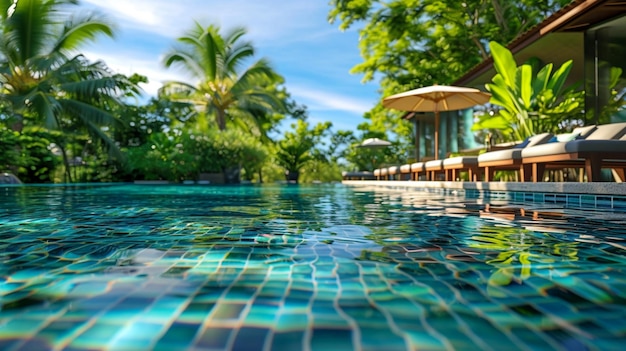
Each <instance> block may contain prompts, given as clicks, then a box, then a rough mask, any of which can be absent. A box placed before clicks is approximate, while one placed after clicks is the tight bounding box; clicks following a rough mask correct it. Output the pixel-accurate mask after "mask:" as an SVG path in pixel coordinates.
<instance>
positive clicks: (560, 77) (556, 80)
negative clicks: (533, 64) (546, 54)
mask: <svg viewBox="0 0 626 351" xmlns="http://www.w3.org/2000/svg"><path fill="white" fill-rule="evenodd" d="M573 64H574V62H573V61H572V60H569V61H566V62H565V63H563V64H562V65H561V67H559V69H558V70H556V72H554V74H553V75H552V78H551V79H550V81H549V82H548V89H550V90H552V91H554V94H555V95H560V94H561V92H562V89H563V85H564V84H565V81H566V80H567V77H568V75H569V72H570V71H571V70H572V65H573Z"/></svg>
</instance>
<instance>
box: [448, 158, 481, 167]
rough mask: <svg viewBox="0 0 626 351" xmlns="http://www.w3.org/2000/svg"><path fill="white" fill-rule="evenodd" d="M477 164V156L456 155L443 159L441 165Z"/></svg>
mask: <svg viewBox="0 0 626 351" xmlns="http://www.w3.org/2000/svg"><path fill="white" fill-rule="evenodd" d="M475 165H478V157H476V156H456V157H450V158H446V159H445V160H443V167H444V168H445V167H450V166H475Z"/></svg>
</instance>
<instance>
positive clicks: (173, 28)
mask: <svg viewBox="0 0 626 351" xmlns="http://www.w3.org/2000/svg"><path fill="white" fill-rule="evenodd" d="M83 4H86V6H95V7H98V8H99V9H100V11H101V12H102V13H104V14H106V15H108V16H110V17H111V18H112V20H113V21H114V22H115V23H117V25H118V26H119V27H120V31H119V35H118V37H117V38H116V39H115V41H106V40H104V41H102V42H99V43H98V45H93V46H90V47H89V48H88V49H89V51H88V52H87V53H86V56H87V57H88V58H89V59H91V60H96V59H100V60H103V61H105V62H106V63H107V65H108V66H109V67H111V68H112V69H114V70H115V71H117V72H119V73H122V74H126V75H131V74H133V73H138V74H141V75H144V76H147V77H148V79H149V81H150V83H149V84H148V85H145V86H143V88H144V89H145V92H146V94H147V95H149V96H154V95H155V94H156V92H157V90H158V89H159V88H160V87H161V85H162V83H163V82H164V81H167V80H183V81H188V82H190V81H192V80H191V78H189V77H184V76H183V75H182V74H180V72H177V71H176V70H175V69H173V68H172V69H166V68H164V67H163V65H162V63H161V60H160V56H161V55H163V54H165V52H166V51H167V50H168V48H170V47H171V46H172V45H173V44H174V42H175V38H177V37H180V36H181V35H182V34H183V33H184V32H185V31H186V30H188V29H189V28H191V27H192V25H193V21H194V20H197V21H199V22H200V23H201V24H204V25H208V24H217V25H219V26H220V27H221V28H222V30H228V29H231V28H233V27H235V26H243V27H245V28H246V29H247V34H246V36H245V37H244V40H250V41H251V42H252V43H253V44H254V46H255V47H256V48H257V49H258V50H257V52H258V54H259V56H257V57H261V56H264V57H266V58H268V59H269V60H270V62H272V64H273V66H274V68H275V69H276V70H277V72H278V73H280V74H282V75H283V76H285V78H286V86H287V89H288V90H289V92H290V93H291V94H292V97H293V98H294V99H295V100H296V101H297V102H298V103H300V104H304V105H307V107H308V110H309V112H310V114H311V117H312V118H327V119H328V120H332V121H333V123H334V124H335V123H337V124H341V125H342V128H343V127H344V124H343V123H342V122H343V121H344V119H345V121H350V122H352V121H353V122H354V124H355V125H356V124H358V123H360V122H359V118H358V117H359V116H362V115H363V113H364V112H365V111H368V110H370V109H371V108H372V107H373V106H374V105H375V104H376V102H377V99H378V98H379V97H378V96H377V94H376V92H375V90H376V87H375V84H372V85H367V86H366V85H363V84H361V83H360V81H359V77H355V76H353V75H350V74H349V72H348V71H349V69H350V67H352V66H354V65H355V64H357V63H358V62H359V60H360V59H359V55H358V41H357V40H358V37H357V35H356V33H354V32H350V33H341V32H340V31H339V29H337V28H336V26H335V27H333V26H331V25H329V24H328V23H327V17H326V16H327V14H328V11H329V10H330V7H329V6H328V4H327V2H325V1H311V0H290V1H285V0H255V1H253V0H229V1H224V0H179V1H171V0H167V1H166V0H107V1H102V0H83ZM103 43H104V44H103ZM361 121H362V120H361ZM350 122H344V123H346V124H347V123H350ZM343 129H349V128H343Z"/></svg>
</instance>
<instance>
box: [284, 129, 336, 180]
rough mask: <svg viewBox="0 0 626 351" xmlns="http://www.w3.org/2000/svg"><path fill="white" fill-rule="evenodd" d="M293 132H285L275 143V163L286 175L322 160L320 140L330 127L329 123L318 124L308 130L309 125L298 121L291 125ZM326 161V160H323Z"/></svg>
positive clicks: (295, 172)
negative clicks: (314, 161)
mask: <svg viewBox="0 0 626 351" xmlns="http://www.w3.org/2000/svg"><path fill="white" fill-rule="evenodd" d="M291 126H292V128H293V132H290V131H287V132H285V134H284V136H283V138H282V139H281V140H279V141H278V142H277V145H276V146H277V147H276V163H277V164H278V165H280V166H281V167H283V168H284V169H285V170H286V171H287V172H288V173H294V174H297V173H298V172H300V170H301V169H302V168H303V167H304V166H305V165H306V164H307V163H309V162H311V161H313V160H322V159H323V153H322V152H320V151H319V150H320V147H321V146H323V142H322V138H323V137H324V136H325V135H326V134H327V132H328V130H329V129H330V127H331V126H332V124H331V123H330V122H325V123H318V124H317V125H316V126H315V127H313V128H312V129H309V123H308V122H305V121H302V120H298V121H297V122H296V123H295V124H292V125H291ZM325 161H326V160H325Z"/></svg>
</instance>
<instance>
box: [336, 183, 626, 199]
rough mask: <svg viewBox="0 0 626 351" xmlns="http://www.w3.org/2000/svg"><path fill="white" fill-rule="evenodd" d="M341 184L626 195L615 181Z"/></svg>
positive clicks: (621, 184)
mask: <svg viewBox="0 0 626 351" xmlns="http://www.w3.org/2000/svg"><path fill="white" fill-rule="evenodd" d="M342 184H345V185H350V186H358V187H387V188H389V187H394V188H395V187H402V188H418V189H445V190H478V191H487V192H522V193H545V194H579V195H607V196H626V183H615V182H594V183H576V182H560V183H559V182H541V183H532V182H440V181H410V180H408V181H407V180H344V181H342Z"/></svg>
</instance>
